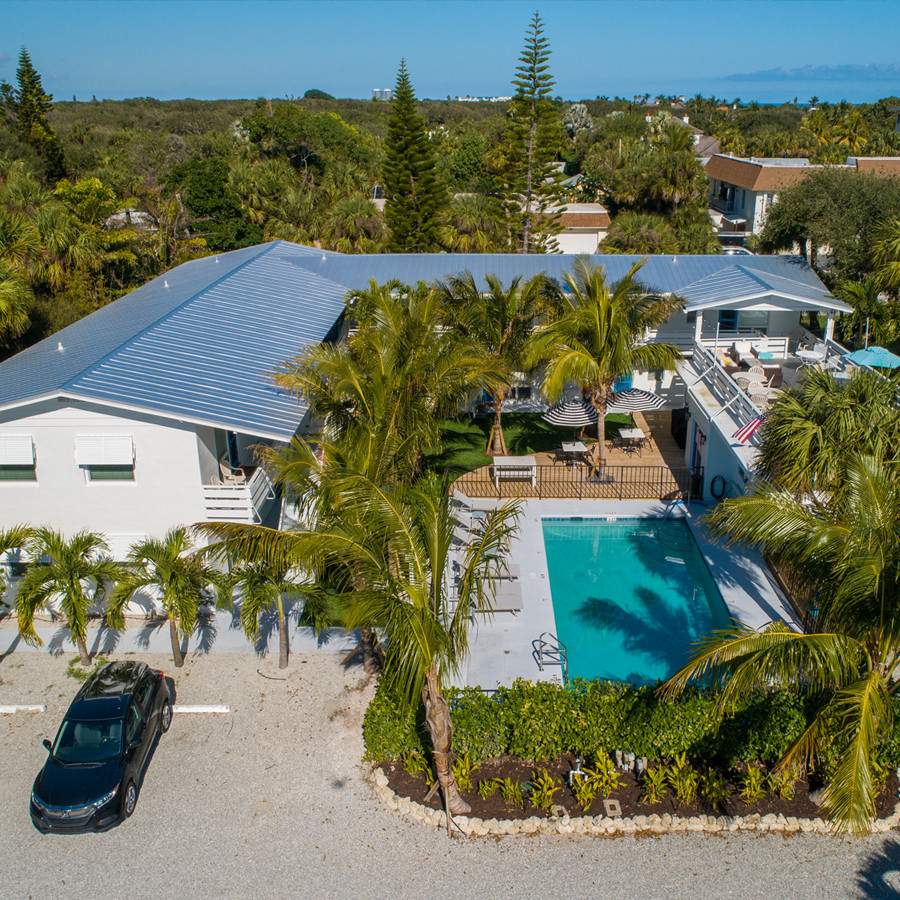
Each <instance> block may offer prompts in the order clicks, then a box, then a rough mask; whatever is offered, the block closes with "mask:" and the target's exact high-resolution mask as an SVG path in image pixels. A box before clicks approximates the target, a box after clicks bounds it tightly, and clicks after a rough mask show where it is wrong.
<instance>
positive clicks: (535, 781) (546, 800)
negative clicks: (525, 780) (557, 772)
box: [528, 769, 560, 814]
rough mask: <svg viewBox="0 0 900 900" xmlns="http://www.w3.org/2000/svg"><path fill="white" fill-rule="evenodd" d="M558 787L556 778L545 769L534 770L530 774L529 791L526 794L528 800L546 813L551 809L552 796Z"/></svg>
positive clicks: (557, 790)
mask: <svg viewBox="0 0 900 900" xmlns="http://www.w3.org/2000/svg"><path fill="white" fill-rule="evenodd" d="M559 790H560V787H559V784H558V783H557V781H556V779H555V778H554V777H553V776H552V775H551V774H550V773H549V772H548V771H547V770H546V769H541V771H540V772H534V773H533V774H532V776H531V792H530V793H529V794H528V802H529V803H530V804H531V805H532V806H533V807H534V808H535V809H539V810H541V812H545V813H548V814H549V812H550V810H551V809H553V798H554V797H555V796H556V795H557V794H558V793H559Z"/></svg>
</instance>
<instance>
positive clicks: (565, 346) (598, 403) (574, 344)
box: [526, 258, 682, 467]
mask: <svg viewBox="0 0 900 900" xmlns="http://www.w3.org/2000/svg"><path fill="white" fill-rule="evenodd" d="M642 265H643V261H640V262H636V263H635V264H634V265H633V266H631V268H630V269H629V270H628V274H627V275H626V276H625V277H624V278H623V279H622V280H621V281H619V282H617V283H616V284H615V285H613V286H612V287H610V286H609V285H608V284H607V282H606V275H605V273H604V270H603V268H602V267H600V266H592V265H591V264H590V263H589V262H588V261H587V260H585V259H583V258H581V259H578V260H577V262H576V263H575V272H574V274H570V275H566V277H565V282H564V284H565V287H564V289H563V291H564V300H565V302H564V304H563V305H564V307H565V309H564V311H563V312H562V314H561V315H560V316H559V318H557V319H556V320H555V321H553V322H550V323H548V324H546V325H543V326H540V327H539V328H538V329H537V331H536V332H535V333H534V336H533V337H532V341H531V347H530V349H529V352H528V353H527V354H526V359H527V361H528V362H529V363H530V364H532V365H534V364H536V363H539V362H545V363H546V364H547V368H546V372H545V375H544V382H543V390H544V393H545V394H546V395H547V397H548V398H549V399H551V400H557V399H559V398H560V397H562V396H563V395H564V393H565V391H566V389H567V388H568V386H569V385H570V384H574V385H577V386H579V387H581V389H582V390H583V391H584V393H585V394H586V395H587V396H588V397H589V398H590V401H591V404H592V405H593V407H594V409H595V410H596V411H597V448H596V460H597V465H598V466H600V467H602V466H603V465H604V464H605V462H606V422H605V418H606V408H607V406H608V405H609V401H610V399H611V396H612V393H613V384H614V383H615V381H616V379H617V378H618V377H619V376H621V375H624V374H626V373H629V372H632V371H634V370H635V369H674V368H675V362H676V360H677V359H678V358H679V353H678V348H677V347H674V346H672V345H671V344H663V343H659V344H657V343H644V340H645V335H646V333H647V331H648V330H650V329H653V328H656V327H657V326H659V325H660V324H661V323H663V322H665V321H666V319H668V317H669V316H670V315H671V313H672V311H673V310H675V309H678V308H680V307H681V305H682V304H681V300H679V299H678V298H676V297H674V296H669V297H653V296H649V295H648V292H647V289H646V288H645V287H643V286H642V285H641V284H640V283H639V282H638V281H637V273H638V272H639V271H640V268H641V266H642Z"/></svg>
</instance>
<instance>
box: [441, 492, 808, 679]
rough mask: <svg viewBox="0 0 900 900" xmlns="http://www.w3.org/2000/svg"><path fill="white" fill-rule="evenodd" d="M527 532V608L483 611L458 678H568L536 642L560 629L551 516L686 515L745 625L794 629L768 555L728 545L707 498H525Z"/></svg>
mask: <svg viewBox="0 0 900 900" xmlns="http://www.w3.org/2000/svg"><path fill="white" fill-rule="evenodd" d="M496 505H497V501H492V500H478V501H472V506H473V508H476V509H490V508H493V507H495V506H496ZM521 509H522V517H521V519H520V520H519V531H518V534H517V535H516V537H515V538H514V540H513V544H512V547H511V551H510V561H511V562H514V563H518V565H519V567H520V580H521V584H522V611H521V612H519V613H516V614H513V613H509V612H498V613H494V614H493V615H491V616H487V617H478V620H477V622H476V625H475V627H474V629H473V631H472V634H471V637H470V653H469V659H468V663H467V665H466V667H465V668H464V670H463V671H461V672H460V674H459V676H458V678H457V679H456V683H457V684H459V685H469V686H473V687H481V688H484V689H485V690H491V689H494V688H497V687H498V686H501V685H509V684H511V683H512V682H513V681H514V680H515V679H517V678H526V679H529V680H531V681H552V682H556V683H559V682H560V681H561V676H560V670H559V668H558V667H547V668H545V669H544V670H543V671H540V670H539V669H538V667H537V663H536V661H535V658H534V655H533V647H532V641H534V640H535V639H536V638H538V637H539V636H540V635H541V634H543V633H544V632H549V633H550V634H553V635H555V634H556V620H555V618H554V615H553V601H552V599H551V597H550V576H549V571H548V568H547V554H546V552H545V550H544V535H543V530H542V525H541V520H542V519H543V518H544V517H547V516H585V517H591V516H598V517H606V516H615V517H617V518H622V519H625V518H632V517H646V516H656V517H659V516H665V515H672V516H683V517H684V518H685V519H686V521H687V523H688V525H689V527H690V529H691V532H692V533H693V535H694V538H695V539H696V541H697V544H698V546H699V548H700V552H701V553H702V554H703V558H704V559H705V561H706V564H707V566H708V567H709V570H710V573H711V574H712V577H713V579H714V580H715V582H716V586H717V587H718V589H719V592H720V593H721V595H722V599H723V600H724V601H725V605H726V606H727V607H728V611H729V612H730V613H731V615H732V616H733V617H734V618H735V619H736V620H737V621H738V622H740V623H742V624H744V625H749V626H750V627H752V628H760V627H762V626H763V625H765V624H767V623H768V622H770V621H772V620H773V619H780V620H783V621H786V622H788V623H789V624H791V625H793V626H794V627H799V626H797V624H796V622H795V621H794V617H793V614H792V612H791V609H790V605H789V603H788V602H787V600H786V599H785V597H784V595H783V594H782V592H781V590H780V589H779V587H778V585H777V584H776V582H775V579H774V578H773V577H772V575H771V573H770V572H769V570H768V568H767V566H766V565H765V563H764V561H763V559H762V557H761V555H760V554H759V553H758V552H757V551H755V550H752V549H750V548H748V547H743V546H736V547H726V546H725V545H724V544H723V542H721V541H720V540H717V539H715V538H713V537H712V536H711V535H710V534H709V533H708V532H707V530H706V528H705V526H704V525H703V524H702V523H701V522H700V519H701V518H702V516H703V515H704V514H705V513H706V512H707V511H708V510H707V507H705V506H703V505H700V504H691V505H690V506H686V505H685V504H683V503H681V502H678V503H665V502H663V501H659V500H632V501H625V500H608V501H607V500H524V501H521Z"/></svg>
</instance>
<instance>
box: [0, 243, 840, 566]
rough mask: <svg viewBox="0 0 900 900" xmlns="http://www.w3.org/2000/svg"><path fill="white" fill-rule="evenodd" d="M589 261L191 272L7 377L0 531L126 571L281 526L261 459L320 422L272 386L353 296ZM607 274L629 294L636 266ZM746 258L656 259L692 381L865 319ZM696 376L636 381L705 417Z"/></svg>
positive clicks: (270, 257)
mask: <svg viewBox="0 0 900 900" xmlns="http://www.w3.org/2000/svg"><path fill="white" fill-rule="evenodd" d="M575 258H576V257H575V256H573V255H564V254H547V255H540V254H532V255H520V254H471V255H462V254H456V255H455V254H418V255H416V254H410V255H404V254H383V255H371V256H367V255H352V256H351V255H343V254H340V253H332V252H328V251H322V250H317V249H314V248H310V247H302V246H299V245H296V244H289V243H286V242H283V241H274V242H271V243H268V244H262V245H259V246H256V247H248V248H246V249H243V250H236V251H233V252H231V253H224V254H221V255H219V256H211V257H207V258H205V259H201V260H195V261H192V262H188V263H185V264H184V265H181V266H178V267H177V268H175V269H173V270H172V271H170V272H168V273H166V274H165V275H163V276H160V277H158V278H155V279H154V280H153V281H151V282H149V283H148V284H146V285H144V286H143V287H141V288H139V289H138V290H136V291H133V292H132V293H130V294H129V295H127V296H126V297H123V298H122V299H120V300H117V301H116V302H114V303H112V304H110V305H109V306H106V307H104V308H102V309H100V310H98V311H97V312H95V313H93V314H92V315H90V316H88V317H86V318H84V319H82V320H81V321H79V322H76V323H75V324H73V325H70V326H68V327H67V328H65V329H63V330H62V331H60V332H58V333H57V334H55V335H53V336H52V337H50V338H47V339H46V340H44V341H41V342H40V343H38V344H36V345H35V346H33V347H31V348H29V349H27V350H25V351H23V352H22V353H20V354H18V355H17V356H14V357H12V358H10V359H8V360H6V361H5V362H4V363H2V364H0V527H7V526H10V525H13V524H16V523H28V524H33V525H45V524H46V525H51V526H53V527H55V528H58V529H61V530H62V531H64V532H67V533H71V532H73V531H75V530H76V529H80V528H90V529H93V530H97V531H101V532H103V533H104V534H106V535H107V536H108V538H109V540H110V543H111V546H112V549H113V551H114V555H115V556H116V557H118V558H122V557H123V556H124V555H125V552H126V551H127V549H128V546H129V545H130V544H131V543H133V542H134V541H135V540H137V539H139V538H143V537H145V536H160V535H162V534H163V533H164V532H165V531H166V530H167V529H168V528H170V527H173V526H175V525H182V524H192V523H195V522H198V521H204V520H210V519H220V520H221V519H225V520H232V521H246V522H253V521H257V522H259V521H267V522H275V521H277V514H278V507H279V502H278V496H277V491H276V490H275V489H274V487H273V485H272V483H271V481H270V480H269V477H268V475H267V474H266V472H265V470H264V469H263V468H262V467H261V466H258V465H257V459H256V457H255V455H254V452H253V447H254V445H257V444H278V443H283V442H287V441H289V440H290V438H291V437H292V436H293V435H294V434H295V433H297V432H302V431H303V430H304V429H305V428H306V427H308V424H309V423H308V415H307V413H308V411H307V409H306V407H305V405H304V403H303V401H302V399H301V398H299V397H296V396H292V395H290V394H288V393H287V392H285V391H284V390H282V389H281V388H279V387H278V386H277V384H276V383H275V382H274V381H273V379H272V374H273V373H275V372H276V371H278V370H279V369H280V368H281V367H282V366H283V364H284V363H285V361H286V360H288V359H290V358H291V357H292V356H294V355H295V354H296V353H297V352H298V351H300V350H301V349H302V348H303V347H304V346H306V345H308V344H310V343H314V342H319V341H322V340H328V339H336V338H338V337H339V336H340V333H341V325H342V315H343V310H344V298H345V296H346V294H347V292H348V291H349V290H351V289H354V290H358V289H364V288H366V287H367V286H368V284H369V282H370V280H371V279H375V280H376V281H378V282H380V283H383V282H386V281H388V280H390V279H399V280H401V281H404V282H407V283H415V282H417V281H431V280H437V279H444V278H447V277H448V276H450V275H453V274H457V273H460V272H463V271H466V270H467V271H470V272H472V274H473V276H474V277H475V278H476V280H479V281H482V282H483V279H484V277H485V275H487V274H495V275H496V276H497V277H498V278H500V280H501V281H502V282H504V283H508V282H509V281H510V280H511V279H512V278H514V277H516V276H524V277H529V276H532V275H535V274H538V273H541V272H543V273H546V274H548V275H550V276H551V277H554V278H561V276H562V275H563V274H565V273H566V272H568V271H570V270H571V268H572V265H573V263H574V260H575ZM593 259H594V261H595V262H596V263H598V264H600V265H603V266H604V268H605V269H606V271H607V276H608V278H609V279H610V280H611V281H613V282H615V281H617V280H618V279H620V278H621V277H622V276H623V275H624V274H625V273H626V272H627V270H628V268H629V267H630V266H631V264H632V263H633V262H634V261H635V260H636V259H637V257H632V256H624V255H615V256H601V255H597V256H595V257H594V258H593ZM742 259H748V258H746V257H729V256H722V255H719V256H653V257H649V258H648V259H647V261H646V264H645V266H644V268H643V269H642V270H641V278H642V280H643V282H644V284H645V285H646V286H647V289H648V290H649V291H651V292H655V293H675V294H678V295H679V296H681V297H683V298H684V299H685V301H686V307H685V310H684V311H683V312H679V313H677V314H675V315H673V316H672V318H671V319H670V320H669V321H668V322H667V323H665V325H664V326H662V327H661V328H660V329H658V331H657V332H655V333H652V334H648V335H647V339H648V340H665V341H669V342H674V343H675V344H677V345H678V346H679V347H680V348H681V349H682V351H683V353H684V355H685V360H686V361H688V362H689V361H690V360H691V359H693V360H694V362H693V363H691V365H692V366H693V365H696V360H697V359H698V358H699V357H700V356H701V355H702V354H704V353H708V352H709V348H710V347H716V346H717V347H719V348H722V349H724V348H727V347H731V346H732V345H734V344H736V343H737V344H738V345H739V346H738V348H737V349H738V351H740V350H741V349H743V352H745V353H746V354H752V353H757V354H765V357H760V359H761V360H762V362H763V363H765V362H768V363H770V364H771V363H772V360H784V361H787V360H788V359H789V358H791V357H792V354H793V351H794V350H795V349H796V347H797V343H798V340H801V339H802V338H803V337H804V335H803V334H802V332H801V330H800V328H799V317H800V313H801V311H802V310H806V309H813V310H818V311H824V312H825V313H827V314H828V316H829V317H832V318H833V316H834V315H835V314H837V313H840V312H843V311H847V310H848V309H849V308H848V307H847V306H845V305H844V304H842V303H840V302H839V301H837V300H835V299H834V298H833V297H831V296H830V295H829V294H828V292H827V290H826V289H825V288H824V286H823V285H822V283H821V282H820V281H819V280H818V278H817V277H816V275H815V273H814V272H813V271H812V270H811V269H810V268H809V267H808V266H806V265H805V263H803V261H802V260H799V259H797V258H793V257H787V256H774V257H763V256H758V257H753V258H752V259H748V261H747V262H746V263H744V262H741V260H742ZM829 321H831V319H829ZM829 336H830V335H829ZM741 342H747V345H746V347H744V346H743V344H741ZM751 344H755V345H756V347H755V349H754V348H753V347H752V346H751ZM723 373H724V370H723ZM697 374H698V373H696V371H695V372H694V374H691V373H690V372H689V371H688V370H685V371H684V372H679V373H654V372H636V373H623V376H625V377H627V378H628V379H630V380H631V381H632V383H633V384H634V385H635V386H639V387H641V386H643V387H650V388H652V389H654V390H657V391H659V392H661V393H662V394H664V395H665V396H666V397H667V399H668V401H669V406H670V407H672V408H679V407H681V408H683V407H685V405H686V404H687V405H688V406H689V408H690V410H691V415H692V417H694V419H695V420H699V419H700V417H701V416H702V414H703V410H702V408H701V406H702V404H701V405H700V406H698V405H697V403H696V402H694V403H693V405H692V400H691V398H692V396H694V395H696V392H697V390H699V389H698V388H696V387H695V386H693V385H692V384H691V380H692V379H693V378H695V377H696V376H697ZM724 377H725V378H729V377H730V376H728V374H727V373H724ZM694 399H695V400H696V397H694ZM730 409H731V411H732V412H735V411H736V410H742V411H743V412H742V414H744V415H745V416H746V415H747V414H749V412H751V411H752V410H750V409H749V408H744V407H742V406H741V405H740V404H737V403H735V404H733V405H732V406H731V407H730ZM711 447H712V444H711V443H710V444H708V445H707V449H706V450H704V451H703V455H702V458H701V459H698V458H697V457H692V458H691V459H689V460H688V462H692V463H697V462H698V461H699V462H702V463H703V464H704V465H705V469H706V477H707V482H709V481H710V480H711V479H712V478H714V477H715V475H716V474H719V470H720V469H723V467H725V468H728V471H729V472H730V473H731V475H734V474H735V473H734V472H733V471H732V469H733V467H734V459H733V458H734V457H735V454H736V453H737V452H738V449H739V448H736V447H735V448H729V447H728V446H727V445H726V446H725V447H724V449H723V450H721V453H722V454H723V456H722V460H721V461H717V460H716V459H715V458H714V457H711V456H710V448H711ZM726 457H727V459H726Z"/></svg>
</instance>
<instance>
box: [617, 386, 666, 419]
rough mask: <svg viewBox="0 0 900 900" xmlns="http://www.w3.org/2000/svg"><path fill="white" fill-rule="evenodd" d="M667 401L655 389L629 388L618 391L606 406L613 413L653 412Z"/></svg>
mask: <svg viewBox="0 0 900 900" xmlns="http://www.w3.org/2000/svg"><path fill="white" fill-rule="evenodd" d="M665 403H666V401H665V400H664V399H663V398H662V397H660V396H659V394H654V393H653V391H641V390H639V389H637V388H629V389H628V390H627V391H616V393H615V394H613V395H612V398H611V399H610V402H609V405H608V406H607V407H606V411H607V412H611V413H636V412H651V411H652V410H654V409H660V408H661V407H663V406H665Z"/></svg>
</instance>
